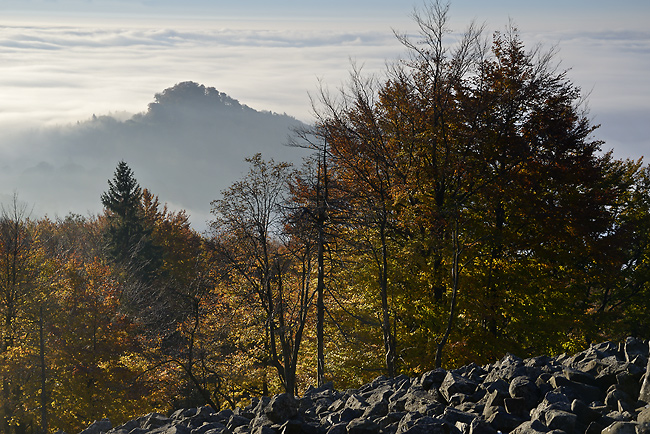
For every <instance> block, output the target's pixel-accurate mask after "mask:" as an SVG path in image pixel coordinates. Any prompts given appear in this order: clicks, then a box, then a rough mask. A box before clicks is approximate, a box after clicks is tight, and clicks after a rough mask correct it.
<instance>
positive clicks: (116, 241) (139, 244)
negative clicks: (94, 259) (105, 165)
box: [101, 161, 160, 281]
mask: <svg viewBox="0 0 650 434" xmlns="http://www.w3.org/2000/svg"><path fill="white" fill-rule="evenodd" d="M108 186H109V189H108V191H107V192H104V193H102V196H101V200H102V204H103V205H104V208H105V210H106V212H107V217H108V222H109V224H108V228H107V233H106V237H107V242H108V248H109V254H110V256H111V257H112V258H113V259H114V260H115V262H117V263H119V264H121V265H124V266H128V267H129V268H131V269H132V270H133V271H134V272H135V274H136V275H137V276H138V277H139V278H140V280H143V281H148V280H151V279H152V278H153V275H154V273H155V270H156V268H157V266H158V265H159V263H160V257H159V256H160V255H159V254H158V250H159V249H157V248H156V246H155V245H154V244H153V243H152V241H151V232H152V229H153V228H150V227H148V225H147V224H146V220H145V218H144V213H143V210H142V189H141V188H140V185H139V184H138V181H137V180H136V179H135V176H134V174H133V171H132V170H131V168H130V167H129V166H128V164H127V163H126V162H124V161H120V162H119V163H118V165H117V168H116V169H115V173H114V175H113V179H112V180H109V181H108Z"/></svg>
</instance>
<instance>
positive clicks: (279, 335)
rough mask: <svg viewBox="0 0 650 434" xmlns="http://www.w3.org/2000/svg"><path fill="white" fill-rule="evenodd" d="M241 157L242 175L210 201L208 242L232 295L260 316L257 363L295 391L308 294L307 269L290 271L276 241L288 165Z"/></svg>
mask: <svg viewBox="0 0 650 434" xmlns="http://www.w3.org/2000/svg"><path fill="white" fill-rule="evenodd" d="M246 161H248V162H249V163H250V171H249V173H248V174H247V176H245V177H244V178H243V179H242V180H240V181H237V182H235V183H234V184H233V185H232V186H231V187H230V188H229V189H227V190H225V191H224V192H223V193H222V196H223V197H222V198H221V199H219V200H215V201H213V202H212V213H213V214H214V215H215V220H214V221H213V222H212V223H211V226H212V228H213V230H214V234H215V239H214V246H215V248H216V249H217V253H218V254H219V255H220V256H221V257H222V260H223V262H224V265H225V266H226V267H227V268H228V269H229V270H228V271H227V275H228V277H229V280H230V283H231V285H232V286H233V287H234V289H235V291H236V294H237V296H238V297H240V298H243V299H244V300H246V303H255V305H256V306H257V308H258V310H257V312H256V313H257V315H259V313H262V314H263V317H262V318H259V317H258V319H259V321H261V323H262V324H263V331H264V335H263V336H264V339H263V346H264V353H265V354H264V355H263V356H262V357H263V360H262V364H263V365H265V366H270V367H273V368H275V370H276V372H277V374H278V377H279V379H280V381H281V383H282V385H283V387H284V389H285V391H286V392H288V393H295V390H296V368H297V363H298V356H299V350H300V345H301V342H302V336H303V332H304V327H305V324H306V319H307V311H308V309H309V306H310V305H311V300H312V296H311V294H310V293H309V287H310V286H309V278H304V277H302V274H303V273H306V275H307V276H309V273H310V269H309V267H306V264H299V266H298V271H296V269H295V267H294V264H293V263H292V260H291V257H290V256H287V253H289V252H288V251H287V249H286V247H285V246H283V243H282V229H283V228H282V224H283V223H282V212H281V211H282V210H281V206H282V205H283V204H284V203H285V201H286V196H287V194H288V182H289V179H290V169H291V166H290V165H289V164H288V163H275V162H274V161H272V160H271V161H269V162H266V161H264V160H263V159H262V156H261V155H260V154H256V155H255V156H253V157H251V158H248V159H247V160H246ZM294 252H295V250H294ZM294 256H295V255H294ZM297 257H303V255H302V254H298V255H297ZM257 315H256V316H257ZM251 325H252V324H251ZM264 388H265V389H266V383H265V386H264ZM266 391H267V390H265V392H266Z"/></svg>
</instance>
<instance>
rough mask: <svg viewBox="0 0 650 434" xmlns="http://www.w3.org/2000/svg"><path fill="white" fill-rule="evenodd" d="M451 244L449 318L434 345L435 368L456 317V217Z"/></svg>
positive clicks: (440, 359)
mask: <svg viewBox="0 0 650 434" xmlns="http://www.w3.org/2000/svg"><path fill="white" fill-rule="evenodd" d="M453 244H454V248H453V251H454V259H453V262H452V270H451V273H452V276H451V277H452V293H451V306H450V308H449V318H448V319H447V328H446V329H445V333H444V335H443V336H442V339H440V341H439V342H438V344H437V345H436V360H435V363H436V368H440V367H441V366H442V352H443V349H444V347H445V345H446V344H447V341H448V340H449V335H450V334H451V329H452V327H453V325H454V319H455V318H456V303H457V300H458V287H459V274H460V250H461V249H460V245H459V240H458V220H457V219H456V222H455V228H454V233H453Z"/></svg>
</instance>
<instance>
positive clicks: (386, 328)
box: [379, 222, 395, 378]
mask: <svg viewBox="0 0 650 434" xmlns="http://www.w3.org/2000/svg"><path fill="white" fill-rule="evenodd" d="M379 236H380V239H381V271H380V275H379V287H380V292H381V311H382V323H381V328H382V331H383V334H384V350H385V352H386V372H387V374H388V376H389V377H390V378H393V377H394V376H395V339H394V336H393V334H392V333H391V327H390V307H389V305H388V247H387V245H386V224H385V222H382V224H381V227H380V228H379Z"/></svg>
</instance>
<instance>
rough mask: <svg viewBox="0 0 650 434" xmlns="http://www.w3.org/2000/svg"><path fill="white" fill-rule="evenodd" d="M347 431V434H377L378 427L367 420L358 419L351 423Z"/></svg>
mask: <svg viewBox="0 0 650 434" xmlns="http://www.w3.org/2000/svg"><path fill="white" fill-rule="evenodd" d="M347 430H348V434H377V433H379V425H378V424H376V423H375V422H373V421H371V420H369V419H364V418H359V419H354V420H353V421H351V422H350V423H349V424H348V426H347Z"/></svg>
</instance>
